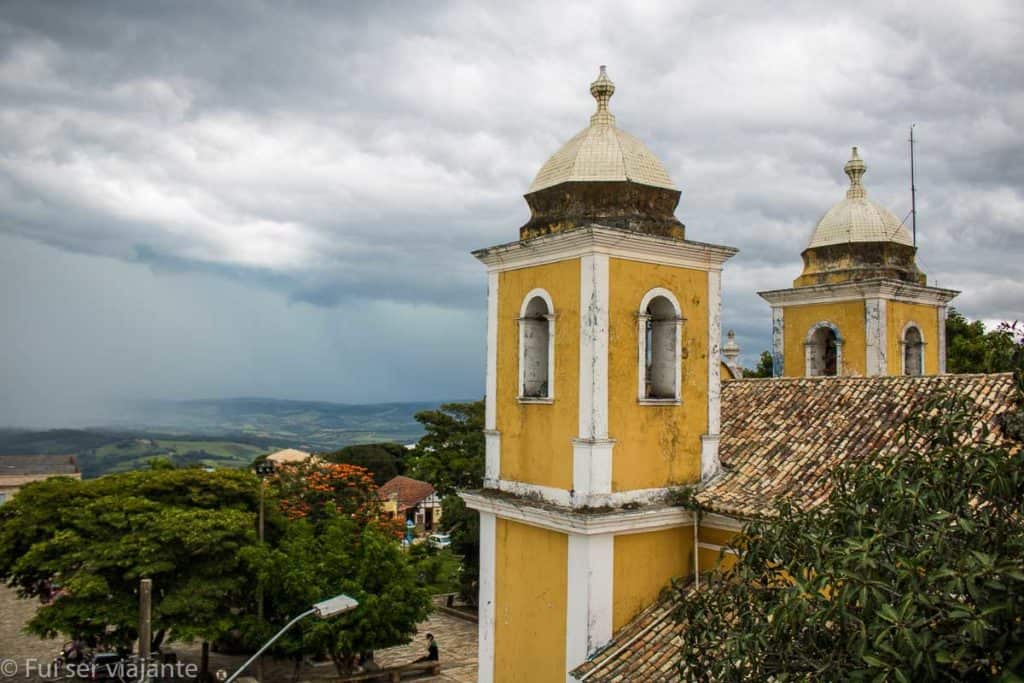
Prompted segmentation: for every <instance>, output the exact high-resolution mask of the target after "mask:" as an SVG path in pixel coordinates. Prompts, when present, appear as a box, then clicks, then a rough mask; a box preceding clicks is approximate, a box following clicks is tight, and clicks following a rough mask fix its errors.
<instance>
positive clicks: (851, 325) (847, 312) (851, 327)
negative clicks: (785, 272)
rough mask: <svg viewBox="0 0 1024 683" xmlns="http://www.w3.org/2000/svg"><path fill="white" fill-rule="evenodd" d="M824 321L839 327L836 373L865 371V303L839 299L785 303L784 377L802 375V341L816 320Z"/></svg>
mask: <svg viewBox="0 0 1024 683" xmlns="http://www.w3.org/2000/svg"><path fill="white" fill-rule="evenodd" d="M824 320H827V321H829V322H831V323H832V324H833V325H835V326H836V327H838V328H839V334H840V336H842V338H843V363H842V367H841V368H840V371H839V374H841V375H864V374H866V372H867V368H866V360H867V351H866V348H865V341H866V340H865V338H864V334H865V330H864V302H863V301H841V302H838V303H829V304H808V305H806V306H787V307H786V309H785V311H784V312H783V324H784V325H785V331H784V335H785V337H784V341H783V345H784V354H785V358H784V360H783V364H784V365H785V368H784V369H785V375H786V377H803V375H804V342H805V341H806V340H807V332H808V331H809V330H810V329H811V327H812V326H814V325H815V324H816V323H819V322H822V321H824Z"/></svg>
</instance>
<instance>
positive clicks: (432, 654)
mask: <svg viewBox="0 0 1024 683" xmlns="http://www.w3.org/2000/svg"><path fill="white" fill-rule="evenodd" d="M438 659H440V655H439V653H438V650H437V643H436V642H434V634H433V633H428V634H427V654H426V655H424V656H423V657H420V658H419V659H417V660H416V661H417V662H436V661H437V660H438Z"/></svg>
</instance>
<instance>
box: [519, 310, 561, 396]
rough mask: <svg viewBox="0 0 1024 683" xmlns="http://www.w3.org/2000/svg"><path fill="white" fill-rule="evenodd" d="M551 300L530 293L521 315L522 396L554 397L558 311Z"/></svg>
mask: <svg viewBox="0 0 1024 683" xmlns="http://www.w3.org/2000/svg"><path fill="white" fill-rule="evenodd" d="M548 301H549V300H548V299H547V298H546V297H545V296H541V295H536V296H532V297H530V298H529V300H528V302H527V303H526V305H525V306H524V307H523V311H522V317H520V319H519V334H520V339H519V348H520V353H519V367H520V373H519V374H520V378H519V379H520V381H519V385H520V392H521V393H520V397H521V398H540V399H547V398H551V389H552V383H553V382H552V377H551V369H552V367H551V366H552V360H553V359H552V355H553V353H552V351H553V342H554V334H553V329H552V328H553V325H554V315H553V312H552V310H551V306H550V305H549V302H548Z"/></svg>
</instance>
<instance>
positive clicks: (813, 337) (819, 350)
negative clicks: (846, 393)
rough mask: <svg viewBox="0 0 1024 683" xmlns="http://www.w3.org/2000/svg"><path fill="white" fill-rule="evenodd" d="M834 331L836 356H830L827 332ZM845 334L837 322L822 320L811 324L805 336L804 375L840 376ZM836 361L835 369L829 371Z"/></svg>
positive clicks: (833, 338)
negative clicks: (832, 357) (840, 330)
mask: <svg viewBox="0 0 1024 683" xmlns="http://www.w3.org/2000/svg"><path fill="white" fill-rule="evenodd" d="M828 332H831V333H832V341H834V343H835V358H834V359H831V358H829V349H828V345H827V342H828V340H827V339H823V337H826V336H827V333H828ZM843 341H844V340H843V335H842V334H840V333H839V327H837V326H836V324H835V323H833V322H831V321H828V320H822V321H820V322H817V323H815V324H813V325H811V328H810V329H809V330H807V336H806V337H804V375H805V376H806V377H831V376H835V377H838V376H839V375H841V374H843V373H842V368H843ZM832 362H834V363H835V367H834V371H833V372H829V370H830V369H831V368H830V367H829V366H830V365H831V363H832Z"/></svg>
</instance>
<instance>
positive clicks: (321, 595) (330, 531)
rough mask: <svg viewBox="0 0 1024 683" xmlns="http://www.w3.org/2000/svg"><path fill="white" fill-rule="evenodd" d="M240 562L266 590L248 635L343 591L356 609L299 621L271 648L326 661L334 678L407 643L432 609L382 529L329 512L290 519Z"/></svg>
mask: <svg viewBox="0 0 1024 683" xmlns="http://www.w3.org/2000/svg"><path fill="white" fill-rule="evenodd" d="M242 557H243V560H244V561H245V562H246V563H247V564H248V565H249V566H251V567H253V568H254V570H255V572H256V575H257V577H258V579H259V580H261V581H262V582H263V585H265V586H266V587H267V588H266V600H267V614H268V617H269V622H270V623H269V624H268V625H267V626H266V627H264V628H263V629H259V627H258V625H256V624H255V622H254V621H253V620H251V619H250V620H249V622H248V624H247V630H248V632H249V633H259V634H261V635H264V634H269V633H272V632H274V631H276V630H277V629H279V628H280V627H281V626H283V625H284V623H285V622H287V621H288V620H289V619H290V618H291V617H293V616H294V615H295V614H298V613H300V612H302V611H305V610H306V609H308V608H309V606H310V605H312V604H313V603H315V602H318V601H320V600H323V599H326V598H329V597H333V596H335V595H337V594H339V593H344V594H346V595H349V596H351V597H353V598H355V599H356V600H357V601H358V602H359V607H358V608H356V609H355V610H353V611H352V612H349V613H346V614H344V615H341V616H338V617H334V618H332V619H329V620H317V619H313V618H310V619H307V620H305V621H303V622H300V625H299V626H298V627H296V629H295V630H293V631H292V632H291V633H289V634H288V635H286V636H285V637H284V638H283V639H282V640H281V641H280V643H279V645H277V646H276V647H277V653H278V654H279V655H283V656H291V657H292V658H295V659H296V660H298V659H299V658H300V657H302V656H312V657H320V656H329V657H330V658H331V660H332V661H333V662H334V664H335V667H336V668H337V670H338V673H339V674H344V673H348V672H350V671H351V670H352V668H353V667H354V665H355V664H356V662H357V657H358V656H359V655H360V654H361V653H364V652H368V651H372V650H374V649H376V648H382V647H390V646H392V645H401V644H404V643H408V642H409V641H410V639H411V636H412V635H413V634H414V633H415V632H416V624H417V623H419V622H420V621H422V620H423V619H424V618H425V617H426V615H427V613H428V611H429V609H430V595H431V591H430V588H429V587H428V585H427V580H426V579H424V578H423V577H420V576H419V575H418V573H417V565H416V564H415V563H414V562H412V561H410V560H409V558H408V557H407V556H406V554H405V553H404V552H402V550H401V548H400V546H399V544H398V543H397V541H396V539H395V538H394V536H393V534H391V533H390V532H389V531H388V530H386V529H384V528H383V527H381V526H378V525H376V524H373V523H371V524H366V525H360V524H359V523H358V522H357V521H356V520H355V519H352V518H351V517H349V516H347V515H344V514H337V513H331V514H328V515H326V516H324V517H322V518H321V519H320V520H319V522H317V523H314V522H312V521H311V520H310V519H298V520H292V521H289V522H288V523H287V524H286V525H285V527H284V533H283V535H282V537H281V538H280V539H278V540H277V542H276V543H274V544H273V545H267V546H264V547H259V546H250V547H249V548H247V549H245V550H244V551H243V553H242Z"/></svg>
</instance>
